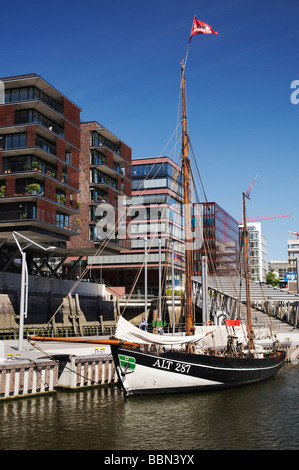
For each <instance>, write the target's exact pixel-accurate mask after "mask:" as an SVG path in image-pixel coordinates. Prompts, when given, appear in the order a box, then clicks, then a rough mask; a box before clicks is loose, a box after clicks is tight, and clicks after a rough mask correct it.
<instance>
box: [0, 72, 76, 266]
mask: <svg viewBox="0 0 299 470" xmlns="http://www.w3.org/2000/svg"><path fill="white" fill-rule="evenodd" d="M1 84H2V89H3V86H4V96H2V102H1V104H0V238H1V243H2V253H3V251H4V252H5V247H9V245H11V242H12V230H16V231H18V232H20V233H23V234H26V236H28V237H29V238H31V239H33V240H34V239H35V240H37V241H39V242H48V243H50V244H52V245H53V244H56V245H57V246H60V247H65V246H66V242H67V241H68V240H70V238H71V236H72V235H75V234H76V226H73V224H72V223H71V217H72V215H78V214H79V209H78V206H77V199H78V194H79V154H80V111H81V110H80V108H79V107H78V106H77V105H75V104H74V103H73V102H72V101H70V100H69V99H68V98H67V97H65V96H64V95H63V94H62V93H60V92H59V91H58V90H57V89H56V88H54V87H53V86H52V85H50V84H49V83H48V82H47V81H46V80H44V79H43V78H42V77H40V76H39V75H36V74H29V75H20V76H14V77H7V78H2V79H1ZM8 250H9V248H8ZM5 262H7V257H6V258H5V259H3V258H1V264H2V265H3V263H5Z"/></svg>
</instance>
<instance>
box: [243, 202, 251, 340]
mask: <svg viewBox="0 0 299 470" xmlns="http://www.w3.org/2000/svg"><path fill="white" fill-rule="evenodd" d="M245 198H246V195H245V193H243V221H244V265H245V266H244V268H245V280H246V303H247V329H248V332H247V334H248V347H249V349H253V338H254V333H253V330H252V324H251V305H250V287H249V261H248V228H247V216H246V205H245Z"/></svg>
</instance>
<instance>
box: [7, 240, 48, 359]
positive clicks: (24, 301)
mask: <svg viewBox="0 0 299 470" xmlns="http://www.w3.org/2000/svg"><path fill="white" fill-rule="evenodd" d="M12 234H13V237H14V239H15V242H16V244H17V246H18V248H19V250H20V253H21V256H22V274H21V296H20V321H19V351H22V348H23V334H24V318H27V308H28V267H27V263H26V253H25V251H23V250H26V248H28V247H29V246H30V245H32V244H33V245H36V246H37V247H38V248H41V249H42V250H44V251H54V250H55V246H49V247H48V248H45V247H43V246H41V245H39V244H38V243H36V242H34V241H32V240H30V239H29V238H27V237H25V236H24V235H22V234H20V233H18V232H12ZM17 237H21V238H23V239H24V240H26V241H27V242H29V244H28V245H26V246H25V247H24V248H21V245H20V243H19V241H18V239H17Z"/></svg>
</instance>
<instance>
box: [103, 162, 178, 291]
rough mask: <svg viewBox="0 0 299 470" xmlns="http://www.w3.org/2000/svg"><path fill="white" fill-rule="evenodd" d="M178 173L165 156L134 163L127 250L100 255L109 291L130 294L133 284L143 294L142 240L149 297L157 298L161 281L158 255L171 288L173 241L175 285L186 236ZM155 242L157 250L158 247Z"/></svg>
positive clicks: (166, 282) (173, 164) (128, 203)
mask: <svg viewBox="0 0 299 470" xmlns="http://www.w3.org/2000/svg"><path fill="white" fill-rule="evenodd" d="M182 191H183V189H182V173H181V168H180V167H179V166H178V165H177V164H176V163H174V162H173V161H172V160H171V159H170V158H168V157H153V158H142V159H141V158H140V159H134V160H132V198H130V199H129V200H127V209H128V214H129V215H130V217H131V220H130V222H129V226H128V237H129V239H130V241H131V249H130V250H127V251H123V252H122V253H121V254H119V255H117V256H100V257H97V259H95V263H96V264H97V265H98V266H100V268H101V273H102V277H103V279H104V281H105V282H106V283H108V284H110V285H113V286H125V287H126V290H127V293H128V292H130V289H131V286H132V285H133V283H134V281H135V280H137V282H136V290H135V293H136V292H140V293H143V292H144V270H142V271H141V273H140V275H138V274H139V269H140V266H141V265H142V263H143V262H144V260H145V258H144V253H145V246H146V245H145V238H146V239H147V248H148V250H149V252H148V257H147V267H148V276H147V278H148V292H149V293H151V294H153V295H157V293H158V278H159V273H158V271H159V252H160V254H161V258H160V259H161V267H162V271H163V280H162V282H164V285H165V284H166V285H167V284H168V285H171V267H172V242H173V243H174V250H175V253H176V258H175V281H176V284H177V285H179V283H180V279H181V275H182V274H183V272H184V262H183V261H182V260H183V256H184V244H183V241H184V231H183V218H182V214H181V205H182ZM159 241H160V242H161V248H159Z"/></svg>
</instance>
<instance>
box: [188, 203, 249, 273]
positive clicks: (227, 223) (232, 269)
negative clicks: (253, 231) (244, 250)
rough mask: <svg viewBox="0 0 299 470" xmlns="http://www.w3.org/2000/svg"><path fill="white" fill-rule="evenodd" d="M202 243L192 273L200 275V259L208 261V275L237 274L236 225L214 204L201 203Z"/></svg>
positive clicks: (237, 233) (238, 266)
mask: <svg viewBox="0 0 299 470" xmlns="http://www.w3.org/2000/svg"><path fill="white" fill-rule="evenodd" d="M201 208H202V226H203V244H202V247H201V249H200V250H197V251H196V252H195V253H194V274H195V275H196V276H198V275H200V274H201V259H202V256H207V258H208V274H210V275H213V274H217V275H223V276H225V275H232V276H235V275H238V274H239V273H240V261H239V225H238V222H237V221H236V220H235V219H234V218H233V217H232V216H231V215H229V214H228V213H227V212H226V211H225V210H224V209H222V208H221V207H220V206H219V205H218V204H217V203H215V202H204V203H201Z"/></svg>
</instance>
